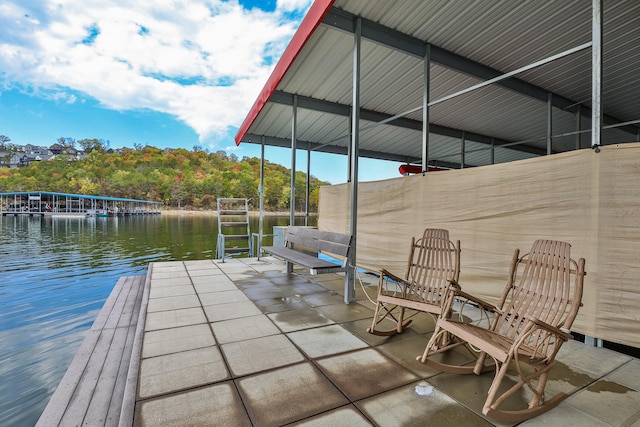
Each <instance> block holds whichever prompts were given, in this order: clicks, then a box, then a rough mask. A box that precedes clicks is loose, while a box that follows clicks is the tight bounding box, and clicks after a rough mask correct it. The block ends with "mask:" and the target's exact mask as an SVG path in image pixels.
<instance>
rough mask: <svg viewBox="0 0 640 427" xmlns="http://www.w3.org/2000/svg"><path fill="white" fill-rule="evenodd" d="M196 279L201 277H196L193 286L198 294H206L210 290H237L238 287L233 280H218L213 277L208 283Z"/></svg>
mask: <svg viewBox="0 0 640 427" xmlns="http://www.w3.org/2000/svg"><path fill="white" fill-rule="evenodd" d="M195 279H199V277H194V283H193V287H194V288H195V289H196V292H197V293H198V294H206V293H209V292H221V291H235V290H237V289H238V287H237V286H236V285H235V284H234V283H233V282H232V281H231V280H216V279H212V280H210V281H207V282H206V283H198V282H196V281H195Z"/></svg>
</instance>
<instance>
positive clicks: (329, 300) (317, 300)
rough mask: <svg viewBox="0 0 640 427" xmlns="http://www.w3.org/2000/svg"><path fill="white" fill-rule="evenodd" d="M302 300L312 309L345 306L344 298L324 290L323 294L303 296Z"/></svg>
mask: <svg viewBox="0 0 640 427" xmlns="http://www.w3.org/2000/svg"><path fill="white" fill-rule="evenodd" d="M300 299H302V301H304V302H305V303H306V304H308V305H310V306H311V307H320V306H327V305H335V304H344V299H343V298H342V296H341V295H340V294H339V293H337V292H335V291H330V290H324V291H323V292H316V293H313V294H308V295H301V296H300Z"/></svg>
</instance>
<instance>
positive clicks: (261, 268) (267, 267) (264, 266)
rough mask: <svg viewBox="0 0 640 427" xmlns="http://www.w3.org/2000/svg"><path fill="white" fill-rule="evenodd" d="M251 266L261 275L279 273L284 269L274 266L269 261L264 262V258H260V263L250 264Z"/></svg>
mask: <svg viewBox="0 0 640 427" xmlns="http://www.w3.org/2000/svg"><path fill="white" fill-rule="evenodd" d="M249 266H250V267H251V268H253V269H254V270H255V271H257V272H259V273H264V272H266V271H274V270H276V271H279V270H281V269H283V268H284V266H280V265H274V264H272V263H270V262H268V261H262V258H260V261H257V262H254V263H251V264H249Z"/></svg>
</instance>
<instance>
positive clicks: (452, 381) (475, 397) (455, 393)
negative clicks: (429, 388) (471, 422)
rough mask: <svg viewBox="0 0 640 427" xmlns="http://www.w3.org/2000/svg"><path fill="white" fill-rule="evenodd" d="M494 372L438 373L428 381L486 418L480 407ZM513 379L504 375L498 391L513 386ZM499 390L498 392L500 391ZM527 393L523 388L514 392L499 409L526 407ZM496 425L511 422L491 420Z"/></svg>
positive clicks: (505, 424) (510, 409)
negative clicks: (476, 373)
mask: <svg viewBox="0 0 640 427" xmlns="http://www.w3.org/2000/svg"><path fill="white" fill-rule="evenodd" d="M493 377H494V372H485V373H484V374H482V375H474V374H469V375H456V374H440V375H436V376H434V377H431V378H429V383H431V384H432V385H433V386H435V387H436V388H437V389H438V390H439V391H440V392H442V393H445V394H447V395H449V396H450V397H452V398H453V399H455V400H456V401H457V402H460V403H461V404H462V405H464V406H465V407H467V408H469V409H470V410H471V411H473V412H475V413H476V414H477V415H478V416H479V417H483V418H485V419H487V418H486V417H485V416H484V415H483V414H482V408H483V406H484V403H485V401H486V399H487V393H488V391H489V387H490V386H491V383H492V382H493ZM514 384H515V381H513V380H512V379H511V378H510V377H505V379H504V380H503V381H502V384H501V386H500V392H504V391H506V390H507V389H508V388H509V387H511V386H513V385H514ZM500 392H499V393H500ZM528 401H529V394H528V393H526V391H525V390H522V392H521V393H516V394H515V395H514V396H511V397H510V398H509V399H507V400H506V401H505V402H503V403H502V404H501V405H500V409H502V410H508V411H514V410H520V409H525V408H527V404H528ZM491 422H492V423H493V424H495V425H497V426H509V425H513V424H509V423H500V422H496V421H491Z"/></svg>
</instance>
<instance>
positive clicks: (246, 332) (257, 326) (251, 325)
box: [211, 314, 280, 344]
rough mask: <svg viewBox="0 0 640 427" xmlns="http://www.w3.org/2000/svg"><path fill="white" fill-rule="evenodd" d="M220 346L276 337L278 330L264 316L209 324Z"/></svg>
mask: <svg viewBox="0 0 640 427" xmlns="http://www.w3.org/2000/svg"><path fill="white" fill-rule="evenodd" d="M211 327H212V328H213V333H214V334H215V336H216V339H217V340H218V342H219V343H220V344H226V343H230V342H235V341H242V340H249V339H253V338H260V337H266V336H268V335H276V334H279V333H280V330H279V329H278V328H276V326H275V325H274V324H273V322H272V321H271V320H269V318H268V317H267V316H265V315H262V314H261V315H258V316H249V317H241V318H239V319H232V320H223V321H221V322H215V323H212V324H211Z"/></svg>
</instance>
